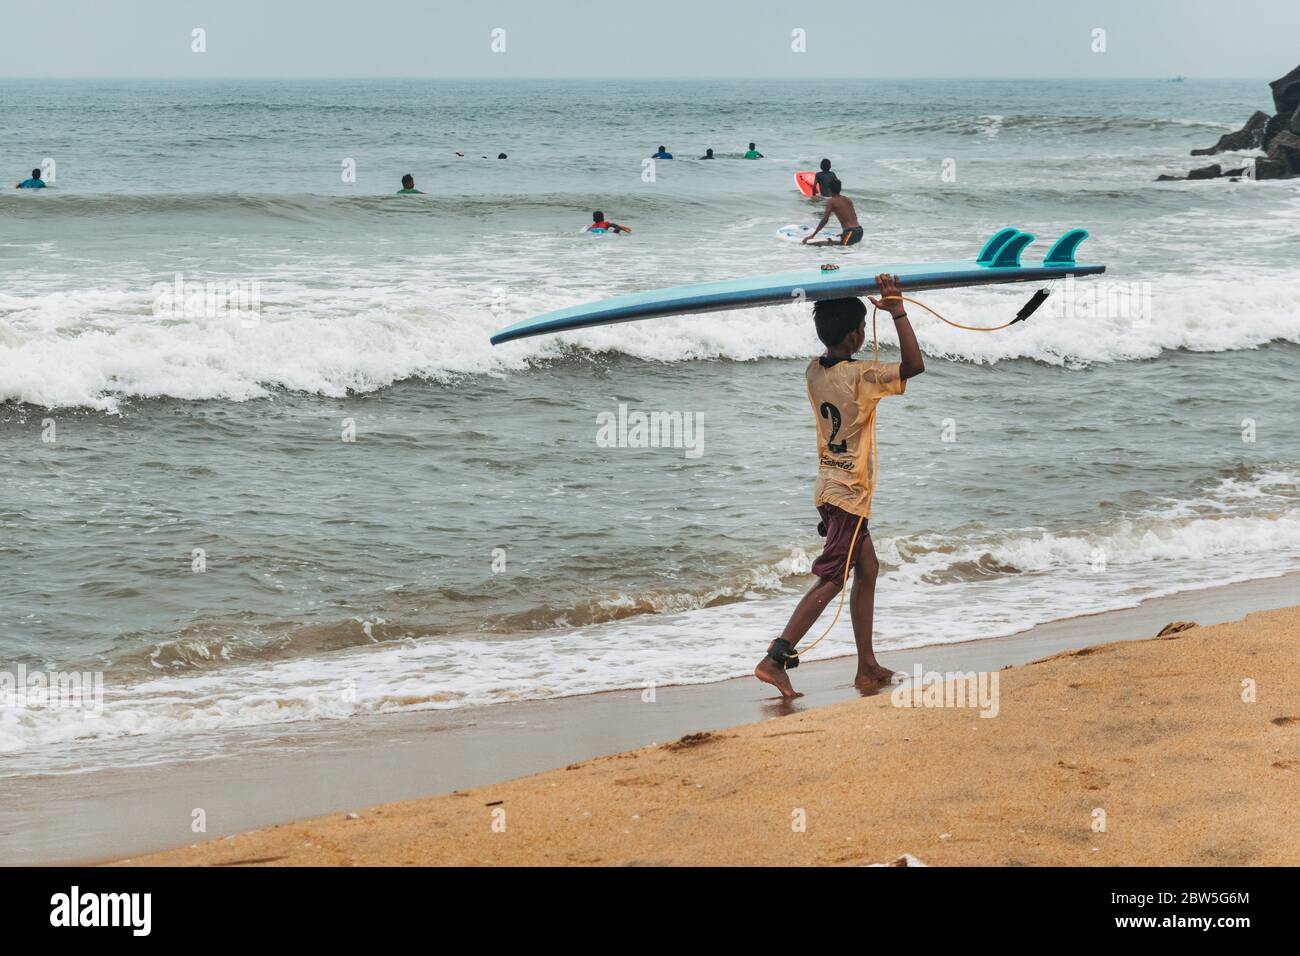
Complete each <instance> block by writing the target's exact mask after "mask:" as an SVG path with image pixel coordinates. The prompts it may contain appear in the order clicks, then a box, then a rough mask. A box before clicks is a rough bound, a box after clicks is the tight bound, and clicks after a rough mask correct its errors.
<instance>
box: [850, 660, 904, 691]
mask: <svg viewBox="0 0 1300 956" xmlns="http://www.w3.org/2000/svg"><path fill="white" fill-rule="evenodd" d="M893 677H894V672H893V671H891V670H890V669H889V668H888V667H881V666H880V665H879V664H871V665H868V666H867V667H864V668H862V669H861V670H859V671H858V673H857V675H856V676H855V677H854V678H853V686H854V687H856V688H857V689H858V690H876V689H878V688H879V687H880V686H881V685H882V684H888V683H890V682H891V681H892V680H893Z"/></svg>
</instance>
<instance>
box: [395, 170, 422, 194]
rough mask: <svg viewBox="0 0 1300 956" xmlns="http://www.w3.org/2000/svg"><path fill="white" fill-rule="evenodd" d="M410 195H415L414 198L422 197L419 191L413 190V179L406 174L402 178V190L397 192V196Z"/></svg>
mask: <svg viewBox="0 0 1300 956" xmlns="http://www.w3.org/2000/svg"><path fill="white" fill-rule="evenodd" d="M412 193H413V194H415V195H416V196H423V195H424V193H422V192H420V190H418V189H416V188H415V177H414V176H412V175H411V174H410V173H407V174H406V175H405V176H403V177H402V188H401V189H399V190H398V191H397V195H399V196H403V195H410V194H412Z"/></svg>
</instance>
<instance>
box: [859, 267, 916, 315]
mask: <svg viewBox="0 0 1300 956" xmlns="http://www.w3.org/2000/svg"><path fill="white" fill-rule="evenodd" d="M876 286H877V287H878V288H879V289H880V298H879V299H877V298H875V297H874V296H870V295H869V296H867V301H869V302H870V303H871V304H872V305H874V306H875V307H876V308H877V309H884V310H885V311H886V312H888V313H889V314H890V315H891V316H893V317H894V318H898V317H899V316H901V315H906V314H907V303H906V302H904V301H903V294H902V292H900V291H899V288H898V276H891V275H890V274H889V273H887V272H882V273H881V274H880V275H878V276H876Z"/></svg>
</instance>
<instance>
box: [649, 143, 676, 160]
mask: <svg viewBox="0 0 1300 956" xmlns="http://www.w3.org/2000/svg"><path fill="white" fill-rule="evenodd" d="M650 158H651V159H672V158H673V154H672V153H670V152H668V150H666V149H664V148H663V147H662V146H660V147H659V152H657V153H654V154H653V155H652V156H651V157H650Z"/></svg>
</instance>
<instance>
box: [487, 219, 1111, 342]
mask: <svg viewBox="0 0 1300 956" xmlns="http://www.w3.org/2000/svg"><path fill="white" fill-rule="evenodd" d="M1086 238H1088V233H1087V231H1086V230H1084V229H1071V230H1070V231H1068V232H1066V233H1065V234H1064V235H1062V236H1061V238H1059V239H1057V240H1056V242H1054V243H1053V244H1052V247H1051V249H1050V250H1049V251H1048V253H1047V255H1046V256H1044V257H1043V261H1042V263H1041V264H1039V265H1021V262H1020V256H1021V253H1023V252H1024V250H1025V248H1026V247H1027V246H1028V245H1029V244H1030V243H1031V242H1033V241H1034V237H1033V236H1032V235H1030V234H1029V233H1027V232H1022V231H1021V230H1019V229H1016V228H1013V227H1010V226H1008V227H1007V228H1006V229H1002V230H1000V231H998V232H997V233H996V234H994V235H993V236H992V237H991V238H990V239H989V240H988V241H987V242H986V243H984V246H983V248H982V249H981V250H980V252H979V255H977V256H976V257H975V258H974V259H968V260H954V261H951V262H922V263H877V264H874V265H863V266H844V267H842V268H841V267H836V266H834V265H828V266H824V267H822V268H820V269H804V270H800V271H798V272H782V273H777V274H775V275H766V276H751V277H748V278H740V279H725V280H723V281H721V282H700V283H696V284H695V285H683V286H676V287H674V288H671V289H656V290H654V291H651V292H636V293H633V294H631V295H620V296H615V297H614V298H612V299H605V300H604V301H601V302H591V303H587V304H586V305H575V306H570V307H569V308H567V309H559V310H557V311H555V312H547V313H545V314H544V315H538V316H534V317H533V318H531V319H524V320H523V321H521V322H516V323H515V324H514V325H510V326H507V327H506V328H504V329H501V330H500V331H498V332H497V333H496V334H495V335H493V336H492V344H493V345H501V344H503V343H505V342H512V341H514V340H515V339H524V338H528V337H530V336H534V335H547V334H550V333H553V332H567V331H571V330H573V329H585V328H590V327H591V326H595V325H613V324H614V323H617V322H632V321H635V320H638V319H652V318H659V317H661V316H669V315H692V314H696V313H702V312H721V311H725V310H727V309H747V308H752V307H755V306H767V305H786V304H788V303H789V302H791V301H792V300H799V299H803V300H805V301H810V302H816V301H817V300H819V299H840V298H847V297H849V296H862V295H867V294H869V293H873V292H876V291H878V287H877V285H876V276H877V275H878V274H879V273H882V272H885V273H889V274H890V275H897V276H898V279H899V286H900V288H901V289H902V290H903V291H905V292H917V291H921V290H925V289H955V288H961V287H965V286H979V285H993V284H1001V283H1008V282H1043V281H1047V280H1049V279H1061V278H1064V277H1065V276H1087V275H1098V274H1100V273H1103V272H1105V271H1106V267H1105V266H1104V265H1099V264H1087V263H1080V262H1077V261H1075V253H1076V251H1077V250H1078V248H1079V243H1081V242H1083V240H1084V239H1086Z"/></svg>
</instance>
